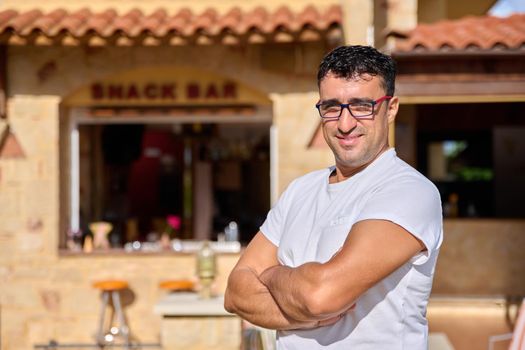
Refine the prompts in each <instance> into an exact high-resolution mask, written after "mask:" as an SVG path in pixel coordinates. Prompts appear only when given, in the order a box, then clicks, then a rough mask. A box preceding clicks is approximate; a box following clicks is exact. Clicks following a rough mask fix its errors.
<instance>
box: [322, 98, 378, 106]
mask: <svg viewBox="0 0 525 350" xmlns="http://www.w3.org/2000/svg"><path fill="white" fill-rule="evenodd" d="M372 101H373V100H372V99H371V98H364V97H361V98H359V97H354V98H351V99H349V100H348V101H347V102H346V103H362V102H372ZM320 103H321V104H323V105H333V104H341V101H339V100H338V99H337V98H330V99H328V100H321V101H320Z"/></svg>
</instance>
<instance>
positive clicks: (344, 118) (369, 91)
mask: <svg viewBox="0 0 525 350" xmlns="http://www.w3.org/2000/svg"><path fill="white" fill-rule="evenodd" d="M385 94H386V93H385V90H384V89H383V87H382V86H381V80H380V78H378V77H377V76H369V75H365V76H361V77H355V78H352V79H346V78H338V77H336V76H335V75H333V74H332V73H328V74H327V75H326V76H325V77H324V79H323V80H321V83H320V86H319V95H320V102H323V101H329V100H332V101H337V103H351V102H353V101H355V100H356V99H359V100H369V101H373V100H377V99H379V98H381V97H383V96H384V95H385ZM397 109H398V99H397V97H394V98H392V99H391V100H389V101H388V100H386V101H383V102H381V103H380V104H377V105H375V108H374V115H372V116H370V117H367V119H359V120H358V119H355V118H354V117H353V116H352V115H351V114H350V113H349V111H348V109H344V110H343V112H342V114H341V116H340V117H339V119H331V120H330V119H328V120H326V119H323V135H324V138H325V140H326V142H327V143H328V146H330V148H331V149H332V152H333V153H334V156H335V162H336V167H337V169H338V171H340V172H341V173H342V174H345V173H352V172H354V171H355V170H357V169H359V168H360V167H363V166H366V165H368V164H369V163H371V162H372V161H373V160H374V159H375V158H376V157H377V156H378V155H379V154H381V153H382V152H383V151H384V150H386V149H387V148H388V124H389V123H390V122H392V121H393V120H394V118H395V115H396V113H397Z"/></svg>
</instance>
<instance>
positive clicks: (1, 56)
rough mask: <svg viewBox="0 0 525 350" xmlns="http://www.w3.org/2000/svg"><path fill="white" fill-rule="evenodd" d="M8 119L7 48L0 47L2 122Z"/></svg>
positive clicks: (0, 109) (0, 115)
mask: <svg viewBox="0 0 525 350" xmlns="http://www.w3.org/2000/svg"><path fill="white" fill-rule="evenodd" d="M6 118H7V46H5V45H0V120H2V119H6Z"/></svg>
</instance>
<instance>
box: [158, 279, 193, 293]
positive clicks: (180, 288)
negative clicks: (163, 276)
mask: <svg viewBox="0 0 525 350" xmlns="http://www.w3.org/2000/svg"><path fill="white" fill-rule="evenodd" d="M159 288H160V289H164V290H167V291H170V292H190V291H193V290H194V288H195V283H194V282H193V281H191V280H166V281H161V282H160V283H159Z"/></svg>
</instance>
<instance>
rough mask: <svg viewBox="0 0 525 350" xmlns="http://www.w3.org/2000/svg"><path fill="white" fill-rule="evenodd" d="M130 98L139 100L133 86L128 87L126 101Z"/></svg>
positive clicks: (137, 92) (135, 88)
mask: <svg viewBox="0 0 525 350" xmlns="http://www.w3.org/2000/svg"><path fill="white" fill-rule="evenodd" d="M132 98H139V91H138V89H137V87H136V86H135V85H134V84H131V85H130V86H129V88H128V93H127V95H126V99H127V100H131V99H132Z"/></svg>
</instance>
